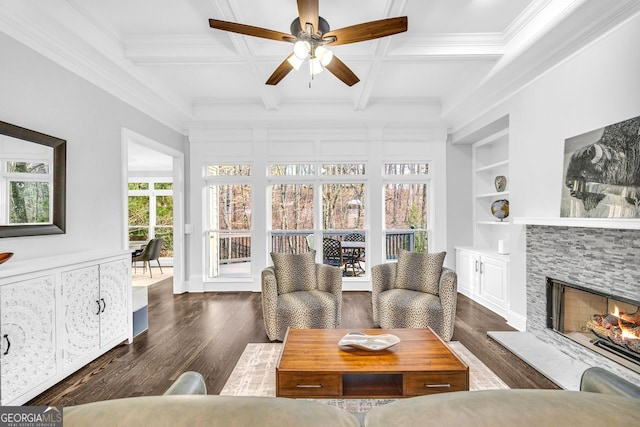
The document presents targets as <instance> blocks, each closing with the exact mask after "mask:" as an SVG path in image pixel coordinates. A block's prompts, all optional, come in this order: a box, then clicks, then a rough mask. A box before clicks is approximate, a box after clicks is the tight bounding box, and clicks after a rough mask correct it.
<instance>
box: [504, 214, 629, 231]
mask: <svg viewBox="0 0 640 427" xmlns="http://www.w3.org/2000/svg"><path fill="white" fill-rule="evenodd" d="M513 223H514V224H521V225H546V226H551V227H588V228H615V229H621V230H640V219H636V218H560V217H546V218H543V217H516V218H514V219H513Z"/></svg>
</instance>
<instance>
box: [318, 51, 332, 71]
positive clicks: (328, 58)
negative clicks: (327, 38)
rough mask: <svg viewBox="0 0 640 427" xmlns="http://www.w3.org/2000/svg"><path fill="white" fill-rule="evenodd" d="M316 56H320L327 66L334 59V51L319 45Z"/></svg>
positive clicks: (323, 63)
mask: <svg viewBox="0 0 640 427" xmlns="http://www.w3.org/2000/svg"><path fill="white" fill-rule="evenodd" d="M315 57H316V58H318V59H319V60H320V63H321V64H322V65H323V66H325V67H326V66H327V65H329V63H330V62H331V60H332V59H333V52H331V51H330V50H329V49H327V48H326V47H324V46H318V47H317V48H316V51H315Z"/></svg>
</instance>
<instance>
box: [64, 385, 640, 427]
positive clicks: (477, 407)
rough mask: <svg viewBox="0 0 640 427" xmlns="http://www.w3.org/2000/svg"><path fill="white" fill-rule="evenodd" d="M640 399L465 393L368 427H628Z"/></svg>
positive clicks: (399, 411) (399, 410) (410, 406)
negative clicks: (571, 426) (567, 426)
mask: <svg viewBox="0 0 640 427" xmlns="http://www.w3.org/2000/svg"><path fill="white" fill-rule="evenodd" d="M638 403H639V402H638V400H637V399H634V398H631V397H622V396H611V395H604V394H598V393H586V392H580V391H566V390H484V391H461V392H456V393H441V394H436V395H430V396H421V397H413V398H411V399H402V400H399V401H396V402H393V403H389V404H388V405H384V406H379V407H377V408H373V409H372V410H370V411H369V412H368V413H367V415H366V416H365V420H364V425H365V426H366V427H387V426H423V425H429V426H453V425H455V426H474V427H480V426H487V427H500V426H505V427H507V426H508V427H512V426H565V425H574V426H627V425H638V417H640V405H638ZM65 427H66V426H65Z"/></svg>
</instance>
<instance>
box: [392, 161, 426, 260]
mask: <svg viewBox="0 0 640 427" xmlns="http://www.w3.org/2000/svg"><path fill="white" fill-rule="evenodd" d="M383 175H384V181H385V183H384V188H383V192H384V216H385V218H384V227H385V230H384V231H385V242H386V245H385V246H386V247H385V254H386V259H387V260H393V259H397V257H398V253H399V251H400V249H405V250H409V251H415V252H427V251H428V246H429V206H430V203H429V184H430V178H429V164H426V163H387V164H385V165H384V171H383Z"/></svg>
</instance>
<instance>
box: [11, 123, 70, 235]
mask: <svg viewBox="0 0 640 427" xmlns="http://www.w3.org/2000/svg"><path fill="white" fill-rule="evenodd" d="M0 134H2V135H7V136H10V137H13V138H16V139H21V140H24V141H29V142H33V143H36V144H41V145H45V146H47V147H51V148H53V209H52V211H53V218H52V221H51V224H30V225H0V238H2V237H20V236H39V235H43V234H64V233H65V225H66V224H65V220H66V211H67V209H66V195H67V184H66V179H67V141H66V140H64V139H60V138H56V137H54V136H50V135H45V134H43V133H40V132H36V131H33V130H29V129H25V128H22V127H20V126H16V125H12V124H10V123H5V122H1V121H0Z"/></svg>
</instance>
